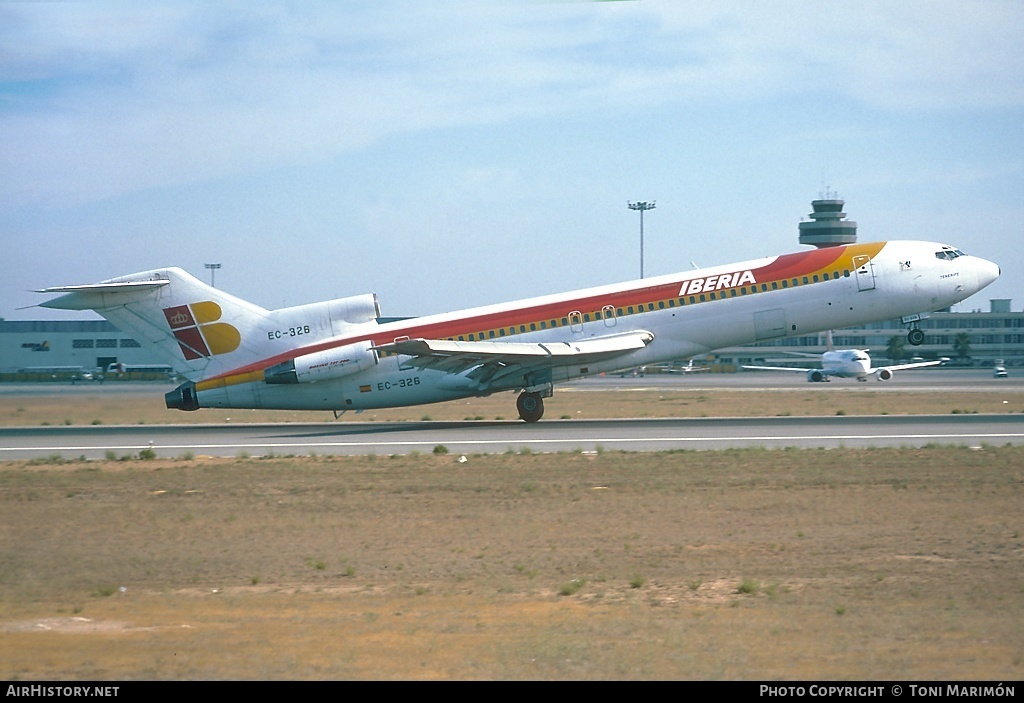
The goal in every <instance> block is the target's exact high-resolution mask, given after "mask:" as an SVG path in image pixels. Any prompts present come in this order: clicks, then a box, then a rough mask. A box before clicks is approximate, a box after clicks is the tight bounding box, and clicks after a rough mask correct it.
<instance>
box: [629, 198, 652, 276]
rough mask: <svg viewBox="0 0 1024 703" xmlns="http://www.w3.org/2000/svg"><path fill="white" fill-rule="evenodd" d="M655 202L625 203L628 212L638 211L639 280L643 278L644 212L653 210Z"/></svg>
mask: <svg viewBox="0 0 1024 703" xmlns="http://www.w3.org/2000/svg"><path fill="white" fill-rule="evenodd" d="M654 203H655V201H653V200H652V201H651V202H649V203H630V202H628V201H627V204H628V205H629V209H630V210H639V211H640V278H643V277H644V211H645V210H653V209H654Z"/></svg>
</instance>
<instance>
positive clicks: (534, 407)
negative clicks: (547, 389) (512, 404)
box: [516, 393, 544, 422]
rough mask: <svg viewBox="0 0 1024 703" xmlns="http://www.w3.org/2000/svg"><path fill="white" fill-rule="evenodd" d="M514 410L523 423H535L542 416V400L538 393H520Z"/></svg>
mask: <svg viewBox="0 0 1024 703" xmlns="http://www.w3.org/2000/svg"><path fill="white" fill-rule="evenodd" d="M516 410H518V411H519V417H520V418H521V419H522V420H523V421H524V422H537V420H539V419H541V418H542V417H543V416H544V399H543V398H541V397H540V393H520V394H519V397H518V398H516Z"/></svg>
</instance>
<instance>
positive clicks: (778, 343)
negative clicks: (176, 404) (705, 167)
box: [0, 193, 1024, 381]
mask: <svg viewBox="0 0 1024 703" xmlns="http://www.w3.org/2000/svg"><path fill="white" fill-rule="evenodd" d="M844 204H845V202H844V201H843V200H841V199H839V198H838V197H836V196H835V195H834V194H831V193H827V194H825V195H824V196H823V197H822V198H820V199H819V200H815V201H813V202H812V203H811V207H812V208H813V212H812V213H811V214H810V216H809V217H810V218H811V219H810V220H809V221H804V222H801V223H800V224H799V239H800V243H801V244H807V245H810V246H816V247H828V246H839V245H842V244H852V243H854V242H856V241H857V223H856V222H850V221H847V220H846V219H845V218H846V213H844V212H843V211H842V210H843V205H844ZM918 326H919V327H920V328H921V330H922V331H923V332H924V334H925V337H924V343H923V344H921V345H920V346H909V345H908V346H903V342H904V340H905V338H906V327H905V326H903V325H901V324H900V322H899V320H887V321H884V322H878V323H873V324H871V325H867V326H864V327H855V328H848V329H840V330H834V331H833V334H832V342H833V345H834V346H835V347H836V348H841V349H868V350H870V351H869V353H870V354H871V357H872V359H875V361H876V363H880V362H882V361H883V360H885V359H892V360H893V361H899V360H904V359H908V358H911V357H921V358H922V359H925V360H930V359H939V358H943V357H947V358H948V359H949V362H948V364H949V365H953V366H961V367H964V366H973V367H981V368H985V367H991V366H992V365H993V364H994V363H995V360H996V359H1001V360H1004V362H1005V364H1006V365H1007V366H1024V312H1013V311H1012V310H1011V301H1010V300H1005V299H997V300H990V301H989V309H988V310H987V311H980V310H975V311H972V312H949V311H940V312H933V313H931V314H930V315H928V316H926V317H925V318H924V319H923V320H921V321H920V323H919V324H918ZM827 349H828V335H827V333H820V334H813V335H802V336H797V337H785V338H782V339H773V340H770V341H766V342H760V343H758V344H754V345H749V346H743V347H732V348H728V349H721V350H717V351H716V352H715V353H714V354H711V355H709V358H710V359H711V361H712V362H713V363H712V366H713V368H716V369H717V370H720V371H730V370H736V369H739V368H740V367H741V366H743V365H744V364H753V365H760V364H765V363H771V364H773V365H774V364H781V363H784V362H790V363H792V362H793V361H794V359H793V357H792V356H789V357H788V358H787V356H786V355H785V352H787V351H800V352H810V353H821V352H823V351H826V350H827ZM87 376H92V377H93V378H98V377H99V376H103V377H105V378H108V379H109V378H120V379H134V380H143V379H153V380H157V379H161V380H162V379H169V378H171V377H172V370H171V368H170V367H169V366H166V365H165V364H164V361H163V360H161V359H158V358H154V356H153V352H152V350H150V349H148V348H146V347H143V346H142V345H141V344H140V343H139V342H138V341H137V340H135V339H133V338H131V337H130V336H129V335H126V334H124V333H122V332H121V331H120V330H118V329H117V328H116V327H114V326H113V325H112V324H110V323H109V322H107V321H105V320H82V321H4V320H0V381H19V380H21V381H47V380H70V379H75V378H85V377H87Z"/></svg>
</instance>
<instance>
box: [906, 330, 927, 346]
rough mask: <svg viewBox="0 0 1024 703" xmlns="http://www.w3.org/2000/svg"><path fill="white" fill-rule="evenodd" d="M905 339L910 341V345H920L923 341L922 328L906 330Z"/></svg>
mask: <svg viewBox="0 0 1024 703" xmlns="http://www.w3.org/2000/svg"><path fill="white" fill-rule="evenodd" d="M907 341H908V342H910V344H911V345H912V346H915V347H917V346H920V345H921V344H923V343H924V330H921V329H916V328H915V329H912V330H910V331H909V332H907Z"/></svg>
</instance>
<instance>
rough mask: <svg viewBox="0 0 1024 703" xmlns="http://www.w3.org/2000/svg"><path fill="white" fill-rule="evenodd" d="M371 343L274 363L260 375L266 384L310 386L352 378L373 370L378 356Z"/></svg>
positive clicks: (360, 343) (361, 343) (362, 343)
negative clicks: (316, 383) (330, 380)
mask: <svg viewBox="0 0 1024 703" xmlns="http://www.w3.org/2000/svg"><path fill="white" fill-rule="evenodd" d="M371 347H372V343H371V342H370V341H365V342H356V343H355V344H346V345H345V346H343V347H338V348H336V349H326V350H324V351H321V352H314V353H312V354H305V355H303V356H297V357H295V358H294V359H289V360H288V361H284V362H282V363H280V364H275V365H274V366H271V367H269V368H268V369H266V370H265V371H264V372H263V380H264V381H266V382H267V383H313V382H315V381H326V380H329V379H335V378H344V377H345V376H351V375H352V374H354V373H358V372H359V371H365V370H366V369H368V368H372V367H373V366H374V365H375V364H376V363H377V354H376V352H374V351H373V349H372V348H371Z"/></svg>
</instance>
